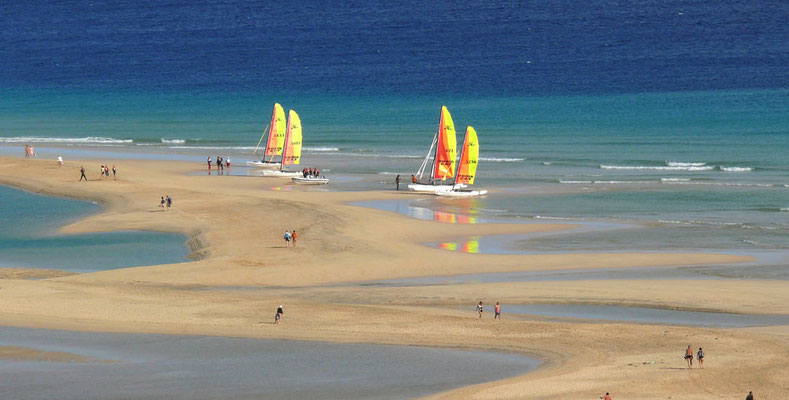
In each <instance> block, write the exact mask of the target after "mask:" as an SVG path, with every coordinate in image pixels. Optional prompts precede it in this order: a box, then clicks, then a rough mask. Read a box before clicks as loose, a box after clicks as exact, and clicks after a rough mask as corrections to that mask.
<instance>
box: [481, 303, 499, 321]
mask: <svg viewBox="0 0 789 400" xmlns="http://www.w3.org/2000/svg"><path fill="white" fill-rule="evenodd" d="M484 311H485V307H484V306H483V305H482V301H480V302H479V304H477V312H478V313H479V317H480V318H482V313H483V312H484ZM493 319H501V304H499V302H498V301H497V302H496V305H495V306H493Z"/></svg>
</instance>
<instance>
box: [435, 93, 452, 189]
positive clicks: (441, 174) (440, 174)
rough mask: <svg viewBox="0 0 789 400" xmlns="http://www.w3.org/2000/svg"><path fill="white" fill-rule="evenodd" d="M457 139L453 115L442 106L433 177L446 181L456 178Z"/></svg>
mask: <svg viewBox="0 0 789 400" xmlns="http://www.w3.org/2000/svg"><path fill="white" fill-rule="evenodd" d="M456 148H457V138H456V137H455V123H454V122H452V115H450V114H449V110H447V108H446V107H445V106H441V118H440V119H439V122H438V141H437V144H436V158H435V163H434V170H433V177H434V178H435V179H441V180H446V179H447V178H452V177H454V176H455V151H456Z"/></svg>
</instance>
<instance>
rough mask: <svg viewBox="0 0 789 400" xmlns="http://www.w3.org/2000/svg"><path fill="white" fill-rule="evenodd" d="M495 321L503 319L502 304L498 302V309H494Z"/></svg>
mask: <svg viewBox="0 0 789 400" xmlns="http://www.w3.org/2000/svg"><path fill="white" fill-rule="evenodd" d="M493 319H501V304H499V302H498V301H497V302H496V307H494V308H493Z"/></svg>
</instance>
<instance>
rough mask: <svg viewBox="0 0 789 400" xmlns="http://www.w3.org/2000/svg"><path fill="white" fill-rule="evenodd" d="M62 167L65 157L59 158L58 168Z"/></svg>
mask: <svg viewBox="0 0 789 400" xmlns="http://www.w3.org/2000/svg"><path fill="white" fill-rule="evenodd" d="M61 165H63V157H61V156H58V168H60V166H61Z"/></svg>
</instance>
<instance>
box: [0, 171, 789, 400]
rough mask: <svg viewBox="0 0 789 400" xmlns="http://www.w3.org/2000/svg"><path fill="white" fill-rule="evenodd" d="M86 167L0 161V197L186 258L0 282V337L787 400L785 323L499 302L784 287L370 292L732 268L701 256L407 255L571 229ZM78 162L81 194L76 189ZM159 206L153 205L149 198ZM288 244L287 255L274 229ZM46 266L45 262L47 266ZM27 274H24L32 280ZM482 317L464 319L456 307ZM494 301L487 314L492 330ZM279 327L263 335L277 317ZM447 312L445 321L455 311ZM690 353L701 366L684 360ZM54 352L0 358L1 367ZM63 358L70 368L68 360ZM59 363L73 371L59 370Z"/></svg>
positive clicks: (525, 391)
mask: <svg viewBox="0 0 789 400" xmlns="http://www.w3.org/2000/svg"><path fill="white" fill-rule="evenodd" d="M102 161H104V160H73V161H72V160H68V161H67V162H66V164H65V165H63V167H60V168H59V167H58V166H57V165H56V163H55V162H54V160H43V159H36V160H25V159H21V158H11V157H0V184H3V185H9V186H13V187H17V188H22V189H25V190H28V191H31V192H35V193H41V194H47V195H55V196H63V197H71V198H79V199H86V200H93V201H96V202H99V203H100V204H102V205H103V206H104V208H105V210H104V212H102V213H101V214H98V215H95V216H91V217H89V218H86V219H83V220H80V221H77V222H75V223H72V224H70V225H68V226H66V227H64V228H63V229H62V232H64V233H86V232H105V231H114V230H153V231H162V232H175V233H182V234H185V235H187V236H188V237H189V240H188V242H187V245H188V246H189V248H190V250H191V254H190V258H191V259H192V260H193V261H191V262H185V263H179V264H167V265H158V266H147V267H138V268H127V269H118V270H109V271H102V272H96V273H90V274H70V273H62V272H58V271H46V270H36V271H17V270H9V269H3V270H0V294H2V296H0V299H1V300H0V305H1V307H0V325H4V326H16V327H29V328H43V329H65V330H75V331H94V332H129V333H162V334H188V335H216V336H229V337H247V338H267V339H274V338H276V339H298V340H307V341H328V342H343V343H373V344H400V345H410V346H430V347H443V348H458V349H480V350H495V351H502V352H510V353H521V354H525V355H530V356H534V357H537V358H539V359H541V360H542V361H543V364H542V365H541V367H539V368H538V369H537V370H535V371H533V372H530V373H527V374H525V375H521V376H518V377H514V378H509V379H505V380H500V381H495V382H490V383H485V384H480V385H473V386H468V387H464V388H460V389H457V390H453V391H449V392H445V393H440V394H436V395H434V396H431V398H442V399H443V398H446V399H468V398H473V399H519V398H530V399H584V398H586V399H589V398H598V397H600V396H602V395H603V394H605V392H611V394H612V395H614V398H615V399H666V398H674V399H718V398H744V397H745V394H747V393H748V391H749V390H753V391H754V393H755V394H757V395H758V398H759V399H769V398H772V399H780V398H785V397H787V396H788V395H789V370H787V369H786V368H785V366H786V361H785V360H786V357H787V356H789V326H772V327H766V328H739V329H713V328H694V327H679V326H665V325H648V324H634V323H600V322H594V323H576V322H570V321H555V320H549V319H538V318H526V317H522V318H510V317H509V316H508V315H507V314H506V307H507V304H595V305H618V306H640V307H651V308H666V309H675V310H695V311H714V312H730V313H745V314H789V281H781V280H772V281H768V280H734V279H725V280H703V281H699V280H668V279H667V280H588V281H584V280H580V281H568V282H557V281H545V282H512V283H506V282H503V283H465V284H458V285H431V286H414V287H376V286H367V285H360V284H359V283H360V282H372V281H378V280H385V279H397V278H411V277H432V276H451V275H457V274H471V273H493V272H507V271H545V270H582V269H597V268H642V267H656V266H682V265H700V264H716V265H720V264H728V263H744V262H749V261H751V260H753V258H752V257H749V256H743V255H731V254H715V253H698V252H695V253H656V252H638V251H635V250H634V251H632V252H629V250H631V249H626V248H623V249H621V251H618V252H610V253H569V254H528V255H516V254H513V255H483V254H465V253H461V252H450V251H445V250H441V249H437V248H433V247H430V246H427V245H425V243H428V242H436V241H443V240H453V239H456V238H460V237H465V236H468V235H494V234H495V235H502V234H524V233H536V232H548V231H556V232H559V231H571V230H572V229H573V226H572V225H568V224H549V223H546V224H501V223H499V224H476V225H461V224H457V225H456V224H441V223H438V222H429V221H420V220H417V219H410V218H407V217H404V216H402V215H398V214H395V213H390V212H386V211H381V210H375V209H369V208H363V207H358V206H352V205H348V203H349V202H352V201H363V200H389V199H399V198H403V196H415V195H414V194H411V193H404V192H395V191H368V192H353V193H350V192H313V191H299V190H294V191H288V192H283V191H277V190H272V188H274V187H276V186H278V185H281V184H282V183H285V182H286V180H285V179H284V178H283V179H281V180H280V179H277V178H254V177H244V176H216V175H213V176H208V175H206V174H204V173H203V172H204V171H203V168H204V166H203V165H200V164H196V163H186V162H174V161H152V160H133V161H131V160H127V161H124V162H122V163H120V162H119V163H117V165H118V179H117V181H112V180H110V181H100V180H98V172H97V171H98V167H97V166H98V165H99V164H101V163H102ZM80 165H84V166H85V167H86V169H87V170H88V177H89V179H90V180H89V181H88V182H78V179H79V176H80V173H79V168H80ZM165 195H170V196H172V197H173V199H174V202H173V208H172V209H171V210H170V211H162V209H160V208H159V207H158V200H159V198H160V197H161V196H165ZM286 229H287V230H294V229H295V230H296V231H297V232H298V233H299V241H298V243H297V247H295V248H288V247H286V246H285V242H284V241H283V239H282V236H283V233H284V231H285V230H286ZM52 267H53V268H54V267H56V266H52ZM31 278H35V280H32V279H31ZM478 301H483V302H484V303H485V306H486V312H485V314H484V318H483V319H482V320H480V319H479V318H477V314H476V313H475V312H474V310H473V309H474V305H475V304H476V303H477V302H478ZM496 301H501V302H502V304H503V305H504V306H503V309H504V317H505V318H504V319H503V320H501V321H494V320H493V319H492V312H490V311H491V310H492V304H494V303H495V302H496ZM279 304H284V305H285V307H286V309H287V311H286V316H285V320H284V323H283V324H281V325H273V324H270V320H271V316H272V315H273V312H274V310H275V309H276V307H277V305H279ZM460 307H463V308H460ZM688 344H691V345H692V346H694V349H695V348H697V347H701V346H703V347H704V349H705V352H706V353H707V358H706V361H707V362H706V363H705V368H704V370H698V369H696V368H694V369H693V370H690V371H689V370H687V368H685V361H684V360H683V359H682V355H683V351H684V349H685V347H686V346H687V345H688ZM39 357H65V358H68V357H72V356H71V355H68V356H66V355H57V354H55V355H51V354H37V351H36V350H33V349H19V348H3V347H0V358H1V359H12V358H13V359H20V358H22V359H25V358H31V359H36V358H39ZM73 357H77V356H73ZM75 359H76V358H75Z"/></svg>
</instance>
